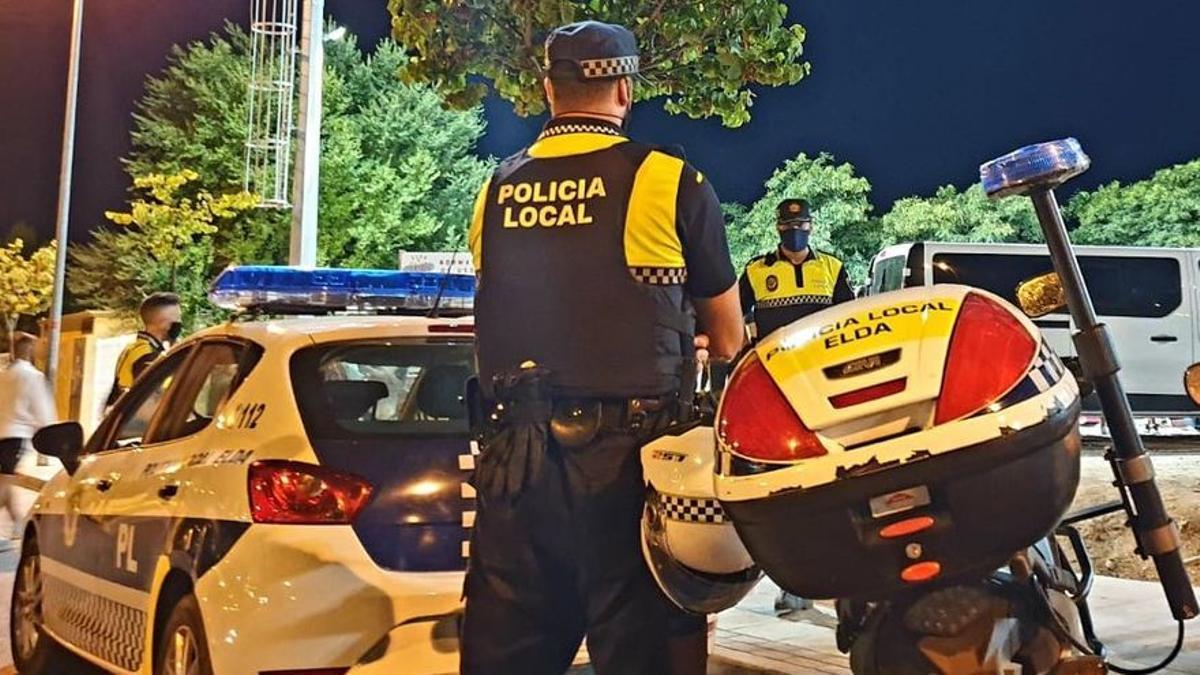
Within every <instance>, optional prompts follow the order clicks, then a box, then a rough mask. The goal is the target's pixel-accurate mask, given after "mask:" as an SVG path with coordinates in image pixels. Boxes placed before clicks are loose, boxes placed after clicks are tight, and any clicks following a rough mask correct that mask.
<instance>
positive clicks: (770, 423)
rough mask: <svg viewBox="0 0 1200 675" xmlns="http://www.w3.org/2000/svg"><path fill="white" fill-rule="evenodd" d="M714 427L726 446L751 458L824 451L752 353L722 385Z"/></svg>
mask: <svg viewBox="0 0 1200 675" xmlns="http://www.w3.org/2000/svg"><path fill="white" fill-rule="evenodd" d="M717 430H718V433H719V434H720V436H721V440H722V442H723V443H724V444H725V445H726V446H727V447H728V448H730V449H731V450H733V451H734V452H736V453H737V454H739V455H741V456H743V457H747V458H749V459H752V460H766V461H798V460H802V459H807V458H810V457H820V456H822V455H824V454H826V452H827V451H826V450H825V446H824V445H822V444H821V441H820V439H818V438H817V435H816V434H815V433H813V432H812V430H811V429H809V428H808V427H806V426H804V422H802V421H801V420H800V417H799V416H797V415H796V411H795V410H793V409H792V405H791V403H789V402H788V400H787V398H785V397H784V395H783V392H782V391H780V390H779V385H777V384H775V381H774V380H773V379H772V378H771V374H770V373H768V372H767V368H766V366H764V365H763V363H762V361H760V360H759V358H758V354H755V353H754V352H751V353H750V354H749V355H748V356H747V357H746V358H745V359H743V360H742V362H741V363H740V364H738V367H737V369H735V370H734V371H733V375H732V376H731V377H730V378H729V384H727V385H726V386H725V394H724V396H723V397H722V400H721V408H720V419H719V420H718V422H717Z"/></svg>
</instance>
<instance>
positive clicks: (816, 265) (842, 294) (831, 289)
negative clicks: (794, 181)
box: [738, 199, 854, 339]
mask: <svg viewBox="0 0 1200 675" xmlns="http://www.w3.org/2000/svg"><path fill="white" fill-rule="evenodd" d="M776 229H777V230H778V232H779V238H780V242H779V248H777V249H776V250H774V251H771V252H770V253H766V254H764V255H760V256H758V257H757V258H752V259H751V260H750V262H749V263H747V264H746V269H745V271H744V272H743V273H742V277H741V279H740V280H739V282H738V290H739V293H740V295H741V301H742V310H743V311H745V312H746V314H747V317H748V319H747V321H748V323H749V325H750V330H751V334H752V335H753V336H754V337H755V339H761V338H763V337H765V336H767V335H769V334H771V333H772V332H774V331H775V330H777V329H779V328H781V327H783V326H786V325H788V324H789V323H791V322H793V321H795V320H796V319H799V318H802V317H805V316H808V315H809V314H812V313H813V312H816V311H819V310H822V309H825V308H826V307H829V306H831V305H836V304H838V303H841V302H846V301H847V300H853V299H854V291H853V290H852V289H851V288H850V281H849V279H848V278H847V277H846V270H845V268H844V266H843V265H842V261H841V260H838V259H837V258H835V257H833V256H832V255H829V254H828V253H822V252H820V251H817V250H816V249H814V248H812V247H811V246H809V235H810V233H811V232H812V218H811V217H810V215H809V209H808V204H807V203H806V202H805V201H804V200H802V199H785V200H783V201H782V202H780V204H779V209H778V220H777V223H776Z"/></svg>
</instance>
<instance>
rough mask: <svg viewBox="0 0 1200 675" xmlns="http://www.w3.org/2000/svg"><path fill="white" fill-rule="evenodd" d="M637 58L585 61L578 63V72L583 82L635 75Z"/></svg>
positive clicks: (626, 57) (622, 57)
mask: <svg viewBox="0 0 1200 675" xmlns="http://www.w3.org/2000/svg"><path fill="white" fill-rule="evenodd" d="M638 61H639V59H638V57H636V56H616V57H613V58H611V59H585V60H583V61H580V62H579V72H580V74H581V75H582V76H583V79H585V80H594V79H600V78H605V77H621V76H622V75H636V74H637V72H638Z"/></svg>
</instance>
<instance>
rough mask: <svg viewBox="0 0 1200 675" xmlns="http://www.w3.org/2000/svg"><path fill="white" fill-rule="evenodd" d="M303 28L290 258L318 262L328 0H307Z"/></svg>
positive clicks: (299, 262)
mask: <svg viewBox="0 0 1200 675" xmlns="http://www.w3.org/2000/svg"><path fill="white" fill-rule="evenodd" d="M303 21H304V25H303V27H302V28H301V30H300V119H299V124H298V126H299V134H298V137H297V139H296V141H297V142H296V169H295V175H294V179H293V183H292V191H293V193H292V195H293V197H292V238H291V247H290V250H289V254H288V262H289V263H290V264H292V265H306V266H313V265H315V264H316V262H317V202H318V201H319V200H318V191H319V184H320V167H321V93H322V92H321V90H322V88H323V86H324V80H325V44H324V43H325V40H324V35H325V0H304V16H303Z"/></svg>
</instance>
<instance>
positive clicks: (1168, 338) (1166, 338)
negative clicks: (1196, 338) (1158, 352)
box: [1150, 335, 1179, 342]
mask: <svg viewBox="0 0 1200 675" xmlns="http://www.w3.org/2000/svg"><path fill="white" fill-rule="evenodd" d="M1150 341H1151V342H1179V338H1177V337H1175V336H1174V335H1154V336H1151V338H1150Z"/></svg>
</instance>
